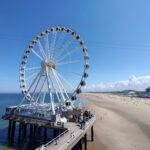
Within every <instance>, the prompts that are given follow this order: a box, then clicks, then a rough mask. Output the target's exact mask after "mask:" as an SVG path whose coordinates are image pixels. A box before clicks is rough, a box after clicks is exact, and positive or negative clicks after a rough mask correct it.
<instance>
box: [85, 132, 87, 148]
mask: <svg viewBox="0 0 150 150" xmlns="http://www.w3.org/2000/svg"><path fill="white" fill-rule="evenodd" d="M84 150H87V133H86V134H85V135H84Z"/></svg>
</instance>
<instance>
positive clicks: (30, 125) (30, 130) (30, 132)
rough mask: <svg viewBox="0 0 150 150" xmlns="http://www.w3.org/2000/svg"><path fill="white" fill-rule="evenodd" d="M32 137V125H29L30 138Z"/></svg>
mask: <svg viewBox="0 0 150 150" xmlns="http://www.w3.org/2000/svg"><path fill="white" fill-rule="evenodd" d="M32 135H33V125H32V124H30V137H32Z"/></svg>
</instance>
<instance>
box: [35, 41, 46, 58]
mask: <svg viewBox="0 0 150 150" xmlns="http://www.w3.org/2000/svg"><path fill="white" fill-rule="evenodd" d="M37 45H38V47H39V50H40V52H41V54H42V56H43V59H46V58H47V57H46V54H45V52H44V49H43V46H42V44H41V42H40V41H38V43H37Z"/></svg>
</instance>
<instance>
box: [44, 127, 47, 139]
mask: <svg viewBox="0 0 150 150" xmlns="http://www.w3.org/2000/svg"><path fill="white" fill-rule="evenodd" d="M46 140H47V128H46V127H44V142H46Z"/></svg>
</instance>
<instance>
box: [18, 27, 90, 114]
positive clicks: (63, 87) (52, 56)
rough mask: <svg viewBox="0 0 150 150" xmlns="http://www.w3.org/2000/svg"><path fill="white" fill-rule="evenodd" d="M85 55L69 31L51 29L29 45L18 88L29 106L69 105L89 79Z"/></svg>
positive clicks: (80, 43)
mask: <svg viewBox="0 0 150 150" xmlns="http://www.w3.org/2000/svg"><path fill="white" fill-rule="evenodd" d="M88 68H89V57H88V51H87V48H86V47H85V44H84V42H83V40H82V39H81V38H80V36H79V35H78V34H77V33H76V32H75V31H73V30H72V29H70V28H66V27H63V26H56V27H51V28H48V29H46V30H45V31H43V32H42V33H40V34H39V35H38V36H36V37H35V39H33V41H32V42H31V43H30V44H29V46H28V48H27V50H26V51H25V54H24V56H23V58H22V62H21V66H20V87H21V89H22V92H23V94H24V97H25V99H26V100H27V101H28V103H36V104H45V103H49V104H50V105H51V108H52V110H53V111H55V104H66V105H67V103H71V105H72V102H73V101H74V100H76V99H77V95H78V94H80V93H81V88H82V86H84V85H85V79H86V78H87V77H88Z"/></svg>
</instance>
